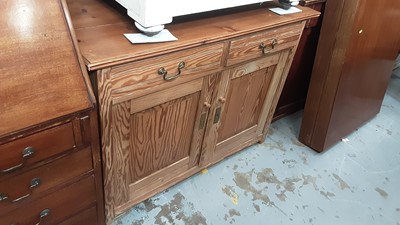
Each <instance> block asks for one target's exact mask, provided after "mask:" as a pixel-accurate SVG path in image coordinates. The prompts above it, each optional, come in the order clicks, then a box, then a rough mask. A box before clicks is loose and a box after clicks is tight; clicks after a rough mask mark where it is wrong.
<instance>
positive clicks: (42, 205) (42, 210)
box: [0, 176, 96, 225]
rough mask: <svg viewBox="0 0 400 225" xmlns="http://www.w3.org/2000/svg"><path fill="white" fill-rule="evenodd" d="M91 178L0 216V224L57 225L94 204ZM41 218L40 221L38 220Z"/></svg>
mask: <svg viewBox="0 0 400 225" xmlns="http://www.w3.org/2000/svg"><path fill="white" fill-rule="evenodd" d="M95 191H96V189H95V183H94V178H93V176H90V177H87V178H85V179H83V180H81V181H79V182H77V183H74V184H71V185H69V186H67V187H65V188H63V189H61V190H59V191H55V192H53V193H52V194H49V195H47V196H45V197H43V198H41V199H38V200H37V201H34V202H32V203H30V204H26V205H24V206H22V207H20V208H18V209H16V210H14V211H12V212H10V213H6V214H4V215H0V224H6V225H8V224H18V225H30V224H37V223H38V222H39V221H40V224H46V225H50V224H58V223H59V222H61V221H63V220H65V219H67V218H70V217H71V216H73V215H75V214H78V213H79V212H81V211H82V210H85V209H87V208H89V207H90V206H92V205H94V203H95V202H96V192H95ZM40 218H41V219H40Z"/></svg>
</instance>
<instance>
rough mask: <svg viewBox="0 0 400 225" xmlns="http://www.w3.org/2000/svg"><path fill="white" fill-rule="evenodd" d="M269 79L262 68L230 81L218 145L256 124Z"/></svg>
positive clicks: (270, 74)
mask: <svg viewBox="0 0 400 225" xmlns="http://www.w3.org/2000/svg"><path fill="white" fill-rule="evenodd" d="M231 76H232V75H231ZM271 79H272V73H270V72H268V68H264V69H261V70H258V71H255V72H252V73H249V74H246V75H243V76H241V77H239V78H235V79H232V80H231V81H230V84H229V89H228V92H227V95H226V103H225V106H224V112H223V113H222V115H221V126H220V127H219V129H218V134H219V135H218V140H217V142H218V143H219V142H221V141H223V140H225V139H227V138H229V137H231V136H234V135H235V134H238V133H240V132H241V131H243V130H246V129H247V128H250V127H252V126H254V125H256V124H257V122H258V118H259V116H260V113H261V109H262V106H263V104H264V99H265V97H266V93H267V90H268V88H269V83H270V81H271Z"/></svg>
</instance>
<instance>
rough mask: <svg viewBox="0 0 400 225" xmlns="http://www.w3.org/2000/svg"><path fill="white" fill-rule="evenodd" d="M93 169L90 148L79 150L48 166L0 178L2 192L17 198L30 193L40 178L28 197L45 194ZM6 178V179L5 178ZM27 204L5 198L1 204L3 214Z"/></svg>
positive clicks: (12, 198) (10, 197) (0, 190)
mask: <svg viewBox="0 0 400 225" xmlns="http://www.w3.org/2000/svg"><path fill="white" fill-rule="evenodd" d="M91 171H92V157H91V151H90V149H89V148H86V149H83V150H80V151H77V152H75V153H73V154H71V155H68V156H65V157H63V158H61V159H59V160H56V161H53V162H51V163H49V164H47V165H46V166H42V167H38V168H35V169H31V170H29V171H27V172H25V173H22V174H18V175H16V176H6V177H2V178H1V179H0V193H2V194H5V195H7V196H8V198H9V199H10V200H14V199H17V198H19V197H21V196H24V195H26V194H28V193H30V190H29V186H30V185H31V181H32V180H33V179H35V178H38V179H40V181H41V183H40V185H39V186H38V187H36V188H33V189H32V194H31V196H29V197H28V198H27V200H31V199H32V198H37V196H43V194H44V193H46V191H48V190H49V189H51V188H54V187H57V186H60V185H62V184H65V183H67V182H68V181H70V180H72V179H73V178H75V177H79V176H82V175H85V174H87V173H89V172H91ZM3 178H4V179H3ZM23 204H25V202H24V201H20V202H17V203H11V202H10V201H7V200H5V201H4V202H3V201H2V204H0V211H1V212H2V214H3V213H4V214H5V213H7V212H10V211H12V210H15V209H16V208H17V207H20V206H21V205H23Z"/></svg>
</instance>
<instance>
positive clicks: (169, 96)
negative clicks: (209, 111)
mask: <svg viewBox="0 0 400 225" xmlns="http://www.w3.org/2000/svg"><path fill="white" fill-rule="evenodd" d="M202 86H203V79H197V80H194V81H191V82H188V83H185V84H182V85H178V86H175V87H172V88H168V89H165V90H162V91H158V92H156V93H152V94H149V95H145V96H143V97H140V98H137V99H134V100H132V101H131V111H130V113H131V114H134V113H137V112H139V111H142V110H145V109H148V108H151V107H153V106H156V105H160V104H161V103H164V102H168V101H171V100H174V99H177V98H181V97H183V96H186V95H190V94H192V93H194V92H198V91H200V90H201V88H202Z"/></svg>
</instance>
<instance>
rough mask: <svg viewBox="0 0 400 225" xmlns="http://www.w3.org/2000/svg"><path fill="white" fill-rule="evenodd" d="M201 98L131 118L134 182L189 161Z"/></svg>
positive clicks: (191, 97) (190, 97) (188, 98)
mask: <svg viewBox="0 0 400 225" xmlns="http://www.w3.org/2000/svg"><path fill="white" fill-rule="evenodd" d="M199 96H200V93H199V92H197V93H194V94H191V95H187V96H184V97H181V98H178V99H175V100H172V101H169V102H166V103H164V104H161V105H158V106H155V107H152V108H149V109H147V110H144V111H141V112H138V113H135V114H133V115H131V123H130V124H131V125H130V127H131V129H132V130H131V132H130V147H131V153H130V154H129V156H130V162H131V164H132V165H133V168H132V169H133V170H132V171H131V174H130V175H131V177H130V180H131V182H135V181H137V180H139V179H141V178H143V177H145V176H147V175H150V174H151V173H154V172H156V171H157V170H160V169H162V168H164V167H166V166H168V165H170V164H173V163H174V162H177V161H179V160H181V159H183V158H185V157H189V149H190V142H191V137H192V135H193V130H194V121H195V116H196V110H197V106H198V101H199Z"/></svg>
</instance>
